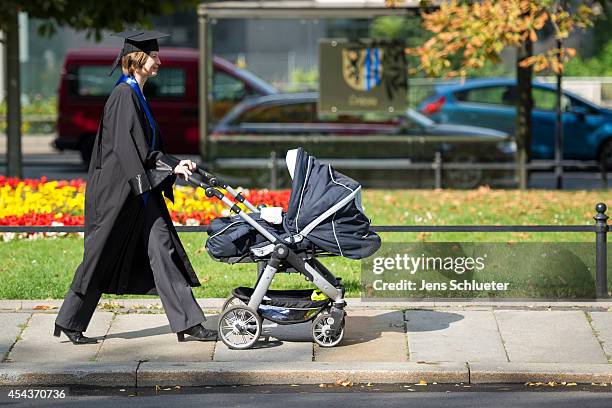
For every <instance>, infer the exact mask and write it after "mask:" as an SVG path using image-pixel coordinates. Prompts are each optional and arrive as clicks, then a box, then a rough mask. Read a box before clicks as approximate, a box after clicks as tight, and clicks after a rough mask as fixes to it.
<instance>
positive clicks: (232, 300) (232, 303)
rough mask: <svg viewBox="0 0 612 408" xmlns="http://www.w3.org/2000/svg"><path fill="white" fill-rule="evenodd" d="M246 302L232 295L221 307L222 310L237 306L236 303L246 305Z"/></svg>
mask: <svg viewBox="0 0 612 408" xmlns="http://www.w3.org/2000/svg"><path fill="white" fill-rule="evenodd" d="M244 304H245V303H244V302H243V301H242V300H240V299H239V298H237V297H236V296H234V295H230V296H229V297H228V298H227V299H225V302H223V307H222V308H221V310H222V311H223V310H225V309H228V308H230V307H231V306H236V305H244Z"/></svg>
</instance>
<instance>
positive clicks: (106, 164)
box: [71, 84, 200, 294]
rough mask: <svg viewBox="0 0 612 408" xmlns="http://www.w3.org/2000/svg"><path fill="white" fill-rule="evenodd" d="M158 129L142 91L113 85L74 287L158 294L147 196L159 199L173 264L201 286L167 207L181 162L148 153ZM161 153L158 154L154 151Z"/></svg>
mask: <svg viewBox="0 0 612 408" xmlns="http://www.w3.org/2000/svg"><path fill="white" fill-rule="evenodd" d="M151 139H152V131H151V128H150V126H149V123H148V122H147V118H146V115H145V113H144V111H143V110H142V108H141V106H140V101H139V100H138V96H137V95H136V92H135V91H134V90H133V89H132V88H131V87H130V86H129V85H128V84H119V85H117V86H115V88H114V89H113V91H112V93H111V95H110V96H109V98H108V100H107V101H106V105H105V106H104V113H103V115H102V119H101V121H100V125H99V128H98V133H97V135H96V139H95V143H94V151H93V153H92V158H91V163H90V165H89V172H88V178H89V180H88V182H87V188H86V191H85V250H84V254H83V261H82V263H81V264H80V265H79V267H78V268H77V270H76V273H75V276H74V279H73V281H72V285H71V288H72V290H74V291H75V292H76V293H79V294H85V292H87V291H88V289H91V290H95V289H98V290H102V292H103V293H113V294H155V293H156V292H155V282H154V280H153V272H152V271H151V266H150V263H149V258H148V255H147V250H146V248H145V247H144V244H143V239H142V229H143V220H144V218H143V217H144V206H143V197H142V194H143V193H145V192H149V193H148V194H149V200H158V201H159V202H160V203H161V205H160V207H161V209H162V216H163V218H164V219H165V220H166V223H167V224H168V229H169V230H170V232H171V236H172V241H173V244H174V247H175V249H176V252H175V253H176V255H177V256H176V259H175V262H176V264H177V266H178V268H179V269H180V270H181V272H182V273H183V275H184V277H185V280H186V281H187V282H188V283H189V285H190V286H192V287H194V286H200V282H199V280H198V278H197V276H196V273H195V271H194V269H193V267H192V266H191V263H190V262H189V259H188V258H187V254H186V253H185V249H184V248H183V245H182V244H181V242H180V240H179V237H178V234H177V232H176V229H175V228H174V226H173V224H172V220H171V218H170V214H169V212H168V209H167V207H166V204H165V202H164V199H163V197H162V196H161V194H162V191H163V193H164V195H165V196H166V197H167V198H169V199H170V200H172V201H173V202H174V197H173V195H172V184H173V183H174V181H175V180H176V175H174V174H173V171H172V170H173V169H174V167H175V166H176V164H178V163H177V162H176V160H175V159H174V160H173V159H171V158H170V157H168V156H167V155H165V154H164V153H163V140H162V137H161V133H160V132H159V128H157V129H156V139H157V143H156V146H154V148H153V149H152V151H149V143H150V141H151ZM155 149H158V150H155Z"/></svg>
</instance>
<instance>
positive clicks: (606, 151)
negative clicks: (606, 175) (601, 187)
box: [599, 139, 612, 171]
mask: <svg viewBox="0 0 612 408" xmlns="http://www.w3.org/2000/svg"><path fill="white" fill-rule="evenodd" d="M599 165H600V166H601V168H602V169H605V171H610V170H612V139H609V140H607V141H606V142H605V143H604V144H603V146H602V147H601V150H600V151H599Z"/></svg>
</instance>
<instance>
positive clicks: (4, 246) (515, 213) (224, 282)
mask: <svg viewBox="0 0 612 408" xmlns="http://www.w3.org/2000/svg"><path fill="white" fill-rule="evenodd" d="M600 201H603V202H606V203H608V204H612V193H611V192H609V191H596V192H583V191H578V192H556V191H528V192H520V191H504V190H489V189H486V188H481V189H479V190H473V191H452V190H443V191H429V190H391V191H384V190H366V191H364V194H363V204H364V207H365V210H366V213H367V214H368V216H369V217H371V218H372V223H373V224H374V225H470V224H483V225H538V224H553V225H554V224H558V225H592V223H593V218H592V217H593V215H594V213H595V210H594V207H595V204H596V203H598V202H600ZM381 237H382V239H383V243H386V242H587V243H588V242H594V241H595V237H594V234H592V233H384V234H381ZM181 240H182V242H183V244H184V246H185V248H186V249H187V251H188V254H189V257H190V260H191V262H192V264H193V266H194V267H195V269H196V271H197V272H198V275H199V277H200V281H201V282H202V286H201V287H198V288H194V293H195V295H196V297H225V296H227V295H228V294H229V292H230V291H231V289H232V288H233V287H236V286H252V285H253V284H254V282H255V276H256V271H255V266H254V265H251V264H242V265H233V266H229V265H226V264H222V263H218V262H215V261H213V260H212V259H210V257H209V256H208V255H207V253H206V251H205V249H204V242H205V240H206V234H202V233H182V234H181ZM593 252H594V247H593ZM609 252H612V251H609ZM82 255H83V240H82V239H80V238H78V237H75V236H70V237H63V238H45V239H39V240H14V241H9V242H0V259H1V260H2V263H1V264H0V276H1V277H2V279H0V298H1V299H61V298H63V297H64V295H65V292H66V290H67V289H68V287H69V285H70V282H71V280H72V276H73V274H74V271H75V269H76V267H77V266H78V264H79V262H80V260H81V258H82ZM322 261H323V262H324V263H325V264H326V265H327V267H328V268H329V269H330V270H331V271H332V272H334V274H335V275H336V276H340V277H342V278H343V281H344V284H345V286H346V288H347V295H348V296H349V297H357V296H359V295H360V284H361V283H360V270H361V262H360V261H354V260H348V259H344V258H339V257H336V258H327V259H322ZM611 266H612V262H609V267H608V270H610V269H611ZM514 272H515V273H513V274H512V276H507V277H506V278H507V280H509V281H511V282H513V284H514V285H516V287H520V286H521V282H522V281H523V280H524V279H527V278H528V279H529V281H530V282H537V281H538V280H539V278H540V277H538V276H537V275H536V276H533V272H531V276H529V277H525V276H522V275H521V271H514ZM610 275H612V274H610ZM497 278H503V277H499V276H497ZM611 280H612V279H609V281H611ZM563 282H565V283H564V285H565V287H566V290H564V291H561V292H559V291H547V290H546V288H547V287H548V286H550V282H549V281H548V280H547V278H546V277H545V276H542V277H541V285H537V284H536V285H535V286H533V285H532V286H531V287H529V288H526V289H525V290H524V291H522V292H521V291H519V292H516V293H515V294H514V295H515V296H518V297H520V296H521V295H523V296H525V297H528V296H536V297H550V296H553V297H554V296H562V297H570V298H571V297H580V296H582V295H584V293H583V292H577V293H574V292H573V291H572V290H571V287H572V284H573V283H572V282H573V281H572V279H569V282H568V281H567V280H566V279H563V278H562V283H563ZM585 282H588V284H589V285H591V282H592V280H589V279H586V280H585ZM308 287H310V286H309V283H308V282H305V281H304V279H303V277H302V276H300V275H286V274H282V275H279V276H277V277H276V278H275V280H274V282H273V288H308ZM534 288H535V289H534ZM567 288H569V289H567ZM109 297H112V296H109ZM139 297H141V296H139Z"/></svg>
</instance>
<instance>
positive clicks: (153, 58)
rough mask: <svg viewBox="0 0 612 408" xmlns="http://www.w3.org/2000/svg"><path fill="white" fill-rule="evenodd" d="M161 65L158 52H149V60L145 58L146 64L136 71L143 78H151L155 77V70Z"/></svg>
mask: <svg viewBox="0 0 612 408" xmlns="http://www.w3.org/2000/svg"><path fill="white" fill-rule="evenodd" d="M160 65H161V61H160V59H159V52H158V51H151V52H150V53H149V58H147V62H145V64H144V65H143V67H142V68H141V69H139V70H137V71H138V74H140V75H141V76H144V77H153V76H156V75H157V70H158V69H159V66H160Z"/></svg>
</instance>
